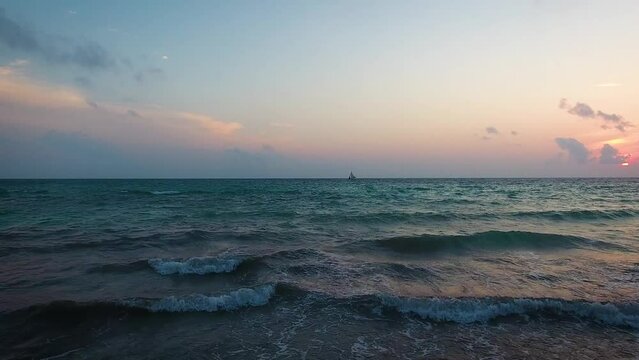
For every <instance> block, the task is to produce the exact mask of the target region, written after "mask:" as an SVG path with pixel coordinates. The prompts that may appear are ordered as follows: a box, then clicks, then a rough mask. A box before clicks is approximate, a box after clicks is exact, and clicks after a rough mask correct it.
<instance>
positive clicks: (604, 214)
mask: <svg viewBox="0 0 639 360" xmlns="http://www.w3.org/2000/svg"><path fill="white" fill-rule="evenodd" d="M510 215H511V216H513V217H533V218H543V219H550V220H597V219H601V220H615V219H625V218H630V217H636V216H639V211H638V210H634V209H614V210H588V209H584V210H555V211H521V212H516V213H513V214H510Z"/></svg>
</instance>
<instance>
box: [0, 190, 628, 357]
mask: <svg viewBox="0 0 639 360" xmlns="http://www.w3.org/2000/svg"><path fill="white" fill-rule="evenodd" d="M638 354H639V179H398V180H393V179H357V180H355V181H349V180H346V179H333V180H329V179H325V180H47V181H40V180H4V181H0V358H2V359H13V358H56V359H62V358H65V359H101V358H140V359H142V358H144V359H273V358H277V359H298V358H301V359H350V358H354V359H360V358H361V359H364V358H380V359H399V358H405V359H423V358H427V359H534V358H546V359H548V358H557V359H637V358H638V356H639V355H638Z"/></svg>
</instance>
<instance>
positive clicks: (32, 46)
mask: <svg viewBox="0 0 639 360" xmlns="http://www.w3.org/2000/svg"><path fill="white" fill-rule="evenodd" d="M0 43H2V44H4V46H6V47H8V48H9V49H12V50H17V51H22V52H25V53H30V54H34V55H37V56H39V57H41V58H42V59H44V60H45V61H47V62H50V63H55V64H72V65H76V66H79V67H82V68H85V69H88V70H103V69H109V68H112V67H114V66H115V61H114V60H113V57H112V56H111V54H109V52H108V51H107V50H106V49H104V48H103V47H102V46H101V45H100V44H97V43H95V42H84V43H81V44H70V43H69V42H68V41H65V42H64V43H65V44H61V43H60V42H59V41H58V42H51V41H47V42H44V41H42V39H40V38H39V37H38V36H37V34H36V33H35V32H33V31H32V30H31V29H28V28H26V27H24V26H22V25H20V24H18V23H17V22H15V21H13V20H12V19H10V18H8V17H7V16H6V13H5V11H4V9H3V8H0Z"/></svg>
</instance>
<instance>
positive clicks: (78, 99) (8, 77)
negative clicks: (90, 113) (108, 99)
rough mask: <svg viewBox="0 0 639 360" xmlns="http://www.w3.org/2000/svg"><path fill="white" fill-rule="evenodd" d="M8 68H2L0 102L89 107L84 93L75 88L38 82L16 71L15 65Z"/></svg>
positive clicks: (0, 73)
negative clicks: (3, 69) (4, 69)
mask: <svg viewBox="0 0 639 360" xmlns="http://www.w3.org/2000/svg"><path fill="white" fill-rule="evenodd" d="M7 68H8V69H10V70H7V71H6V72H4V71H1V70H0V102H4V103H18V104H23V105H27V106H35V107H47V108H82V107H87V102H86V99H85V97H84V95H83V94H82V93H80V92H78V91H77V90H75V89H72V88H66V87H60V86H52V85H49V84H41V83H37V82H35V81H32V80H30V79H28V78H26V77H24V76H22V75H20V74H19V73H16V71H15V67H7ZM0 69H1V68H0Z"/></svg>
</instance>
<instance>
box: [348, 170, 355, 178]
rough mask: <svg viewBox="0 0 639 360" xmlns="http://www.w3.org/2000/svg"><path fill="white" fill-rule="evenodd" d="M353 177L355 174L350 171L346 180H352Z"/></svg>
mask: <svg viewBox="0 0 639 360" xmlns="http://www.w3.org/2000/svg"><path fill="white" fill-rule="evenodd" d="M354 179H355V175H353V172H352V171H351V174H350V175H349V176H348V180H354Z"/></svg>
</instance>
